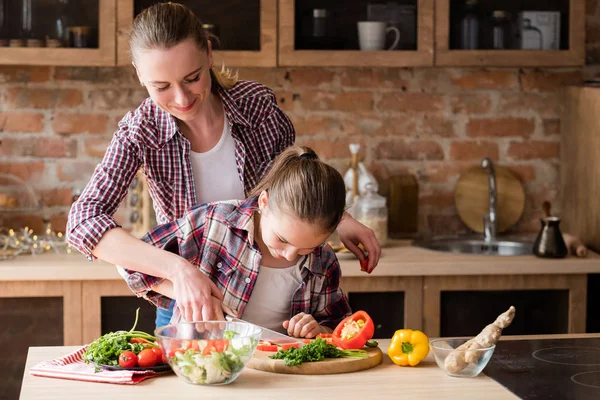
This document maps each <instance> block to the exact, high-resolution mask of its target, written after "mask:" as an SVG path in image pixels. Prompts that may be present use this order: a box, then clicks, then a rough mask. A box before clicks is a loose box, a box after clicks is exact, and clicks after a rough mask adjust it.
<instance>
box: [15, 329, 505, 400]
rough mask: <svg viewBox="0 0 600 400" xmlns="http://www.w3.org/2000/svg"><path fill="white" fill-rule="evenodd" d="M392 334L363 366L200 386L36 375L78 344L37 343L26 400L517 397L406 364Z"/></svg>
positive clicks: (171, 378) (257, 374) (258, 374)
mask: <svg viewBox="0 0 600 400" xmlns="http://www.w3.org/2000/svg"><path fill="white" fill-rule="evenodd" d="M388 345H389V339H388V340H381V341H380V346H381V349H382V350H383V351H384V357H383V362H382V364H380V365H379V366H377V367H375V368H372V369H369V370H365V371H359V372H353V373H346V374H335V375H320V376H314V375H282V374H274V373H270V372H262V371H257V370H253V369H249V368H246V369H244V371H243V372H242V374H241V375H240V376H239V377H238V379H237V380H235V381H234V382H233V383H231V384H230V385H226V386H212V387H211V386H194V385H189V384H187V383H185V382H183V381H182V380H180V379H179V378H178V377H177V376H175V375H174V374H170V375H166V376H160V377H156V378H152V379H147V380H145V381H143V382H141V383H139V384H137V385H131V386H129V385H111V384H99V383H88V382H76V381H68V380H63V379H54V378H41V377H35V376H31V375H29V374H28V373H27V371H28V369H29V368H30V367H31V366H33V365H35V364H36V363H38V362H40V361H44V360H48V359H52V358H55V357H58V356H61V355H64V354H67V353H68V352H69V351H72V350H74V349H75V347H31V348H30V349H29V354H28V356H27V365H26V367H25V375H24V379H23V386H22V388H21V397H20V400H30V399H40V398H44V399H61V400H68V399H77V400H79V399H84V398H85V399H88V400H92V399H99V400H105V399H107V398H110V399H112V400H119V399H131V398H138V399H139V398H148V399H160V398H164V399H170V398H176V399H199V398H202V399H232V400H240V399H271V398H272V399H282V398H285V399H303V400H304V399H311V398H331V399H345V400H351V399H360V400H365V399H372V398H377V399H384V398H389V399H398V398H399V397H401V398H406V399H410V398H413V399H414V398H419V399H459V398H460V399H481V396H482V393H485V397H486V400H495V399H498V400H500V399H516V398H517V397H516V396H514V395H512V394H511V393H510V392H509V391H508V390H506V389H504V388H503V387H502V386H501V385H499V384H497V383H496V382H495V381H493V380H492V379H490V378H488V377H487V376H484V375H480V376H478V377H477V378H474V379H456V378H451V377H449V376H447V375H445V374H444V372H443V371H442V370H440V369H439V368H438V366H437V365H436V364H435V361H434V359H433V356H432V355H431V354H430V355H429V356H428V357H427V359H425V360H424V361H423V362H422V363H421V364H420V365H419V366H417V367H415V368H403V367H399V366H397V365H395V364H394V363H392V362H391V361H390V359H389V357H387V355H385V354H387V346H388Z"/></svg>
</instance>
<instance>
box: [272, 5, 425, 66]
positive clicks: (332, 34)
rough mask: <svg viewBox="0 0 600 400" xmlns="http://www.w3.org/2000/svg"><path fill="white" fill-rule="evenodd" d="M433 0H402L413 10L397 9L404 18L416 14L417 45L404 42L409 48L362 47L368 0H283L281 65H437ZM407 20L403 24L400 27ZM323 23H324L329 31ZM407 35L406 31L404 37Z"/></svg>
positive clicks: (280, 16)
mask: <svg viewBox="0 0 600 400" xmlns="http://www.w3.org/2000/svg"><path fill="white" fill-rule="evenodd" d="M433 1H434V0H408V1H406V2H403V3H405V4H404V6H413V9H412V11H411V13H410V14H408V16H407V13H408V11H407V10H403V11H398V14H400V13H402V14H403V17H398V18H408V21H411V18H413V19H414V22H412V23H411V24H410V25H411V26H415V30H416V32H415V33H414V41H413V44H412V46H411V44H410V43H408V44H407V43H406V42H404V43H405V46H404V47H408V48H407V49H399V50H391V51H386V50H374V51H361V50H359V44H358V28H357V22H358V21H366V20H367V10H368V3H369V2H368V1H367V0H360V1H352V2H349V1H345V0H332V1H328V2H327V3H325V4H323V3H322V2H318V1H314V0H279V30H278V32H279V51H278V65H279V66H283V67H289V66H293V67H304V66H336V67H342V66H345V67H367V66H378V67H416V66H431V65H433V32H434V28H433V19H434V18H433ZM315 10H321V11H315ZM323 10H324V11H323ZM315 13H316V14H315ZM315 15H317V18H316V19H317V21H315ZM319 18H321V19H322V20H319ZM319 24H321V25H319ZM315 25H316V26H315ZM402 25H403V24H401V23H400V24H399V26H400V27H401V28H402ZM404 25H406V24H404ZM321 28H324V32H325V33H324V34H322V32H321ZM406 35H407V34H406V33H405V34H404V36H406ZM411 35H412V34H411ZM390 36H391V35H390ZM400 37H401V43H402V40H403V39H402V38H403V35H402V34H401V35H400ZM411 47H413V48H412V49H411Z"/></svg>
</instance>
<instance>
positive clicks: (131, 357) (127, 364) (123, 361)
mask: <svg viewBox="0 0 600 400" xmlns="http://www.w3.org/2000/svg"><path fill="white" fill-rule="evenodd" d="M137 362H138V357H137V356H136V355H135V353H134V352H133V351H129V350H126V351H124V352H122V353H121V354H119V365H120V366H121V367H123V368H133V367H135V366H136V365H137Z"/></svg>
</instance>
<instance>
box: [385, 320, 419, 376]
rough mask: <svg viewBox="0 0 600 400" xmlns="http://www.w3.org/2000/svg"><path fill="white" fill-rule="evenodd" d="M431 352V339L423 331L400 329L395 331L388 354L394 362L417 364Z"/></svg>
mask: <svg viewBox="0 0 600 400" xmlns="http://www.w3.org/2000/svg"><path fill="white" fill-rule="evenodd" d="M427 354H429V339H428V338H427V336H426V335H425V334H424V333H423V332H421V331H413V330H412V329H399V330H397V331H396V333H394V336H393V337H392V341H391V343H390V347H388V356H389V357H390V359H391V360H392V361H393V362H394V364H397V365H401V366H406V365H410V366H413V367H414V366H415V365H417V364H419V363H420V362H421V361H422V360H423V359H424V358H425V357H427Z"/></svg>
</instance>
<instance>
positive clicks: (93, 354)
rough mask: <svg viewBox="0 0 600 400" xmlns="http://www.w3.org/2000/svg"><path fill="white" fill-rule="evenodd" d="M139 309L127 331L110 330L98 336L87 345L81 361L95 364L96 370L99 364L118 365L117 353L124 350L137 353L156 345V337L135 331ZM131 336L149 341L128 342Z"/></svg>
mask: <svg viewBox="0 0 600 400" xmlns="http://www.w3.org/2000/svg"><path fill="white" fill-rule="evenodd" d="M139 311H140V309H139V308H138V309H137V311H136V313H135V323H134V324H133V327H132V328H131V329H130V330H129V331H117V332H110V333H107V334H106V335H103V336H100V337H99V338H98V339H96V340H94V342H92V344H90V345H89V347H88V348H87V350H86V351H85V353H84V354H83V361H84V362H86V363H94V364H96V370H97V371H98V370H99V369H100V367H99V365H111V366H114V367H118V366H119V354H121V353H122V352H124V351H125V350H131V351H133V352H134V353H135V354H138V353H139V352H140V351H142V350H143V349H144V348H146V347H148V346H149V345H150V346H156V345H155V344H154V342H155V341H156V338H155V337H154V336H152V335H150V334H148V333H146V332H140V331H135V330H134V329H135V327H136V325H137V322H138V315H139ZM132 338H141V339H146V340H147V341H148V342H150V343H130V340H131V339H132Z"/></svg>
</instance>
